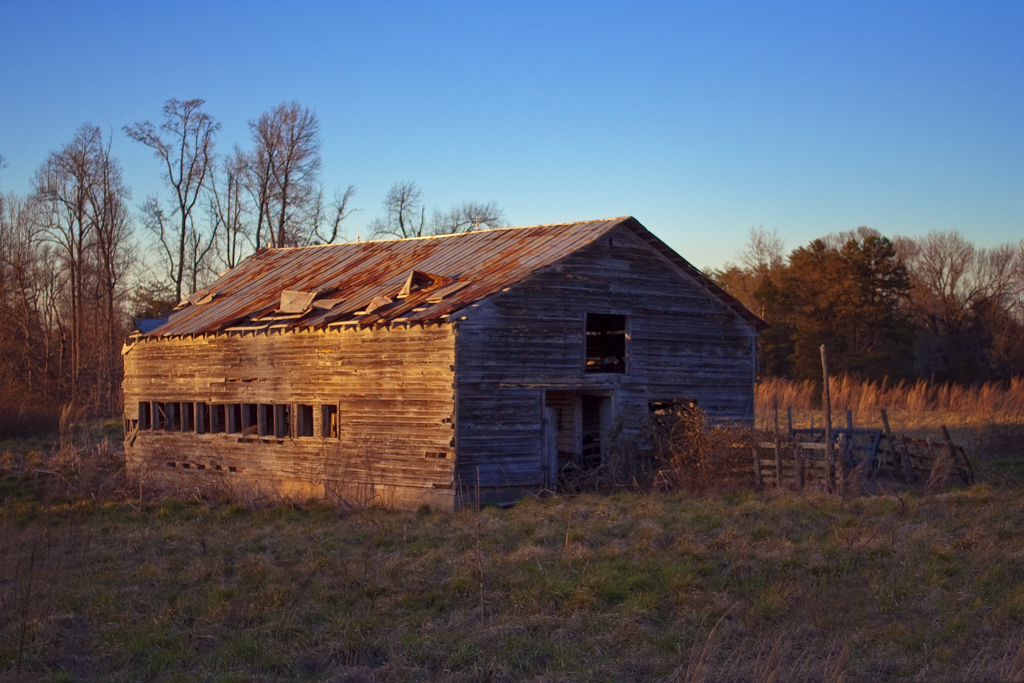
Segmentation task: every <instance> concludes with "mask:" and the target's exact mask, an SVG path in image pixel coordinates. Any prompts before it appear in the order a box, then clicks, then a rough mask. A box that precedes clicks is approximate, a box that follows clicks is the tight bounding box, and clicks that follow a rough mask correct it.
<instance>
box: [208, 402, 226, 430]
mask: <svg viewBox="0 0 1024 683" xmlns="http://www.w3.org/2000/svg"><path fill="white" fill-rule="evenodd" d="M224 408H225V406H224V405H212V406H210V433H211V434H222V433H223V432H224V428H225V426H226V425H227V414H226V411H225V410H224Z"/></svg>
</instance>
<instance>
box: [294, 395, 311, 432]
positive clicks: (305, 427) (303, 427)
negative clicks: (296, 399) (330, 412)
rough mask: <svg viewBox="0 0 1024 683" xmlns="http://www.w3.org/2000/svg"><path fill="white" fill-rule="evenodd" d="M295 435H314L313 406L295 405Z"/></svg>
mask: <svg viewBox="0 0 1024 683" xmlns="http://www.w3.org/2000/svg"><path fill="white" fill-rule="evenodd" d="M295 436H313V406H307V405H302V404H301V403H300V404H299V405H297V406H295Z"/></svg>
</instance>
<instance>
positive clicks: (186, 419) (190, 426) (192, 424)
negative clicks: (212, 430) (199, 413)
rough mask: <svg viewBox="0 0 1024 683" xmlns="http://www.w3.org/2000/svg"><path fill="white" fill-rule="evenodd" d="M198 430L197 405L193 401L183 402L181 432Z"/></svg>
mask: <svg viewBox="0 0 1024 683" xmlns="http://www.w3.org/2000/svg"><path fill="white" fill-rule="evenodd" d="M195 430H196V414H195V404H194V403H192V402H191V401H182V402H181V431H183V432H194V431H195Z"/></svg>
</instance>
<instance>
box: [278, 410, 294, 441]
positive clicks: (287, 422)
mask: <svg viewBox="0 0 1024 683" xmlns="http://www.w3.org/2000/svg"><path fill="white" fill-rule="evenodd" d="M274 436H276V437H277V438H279V439H290V438H291V436H292V407H291V406H290V405H289V404H287V403H278V404H277V405H275V406H274Z"/></svg>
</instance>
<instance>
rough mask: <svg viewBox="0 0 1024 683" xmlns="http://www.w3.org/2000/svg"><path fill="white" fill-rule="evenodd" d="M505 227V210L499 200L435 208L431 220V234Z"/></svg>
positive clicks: (448, 233)
mask: <svg viewBox="0 0 1024 683" xmlns="http://www.w3.org/2000/svg"><path fill="white" fill-rule="evenodd" d="M503 227H505V212H504V210H503V209H502V208H501V207H500V206H498V203H497V202H493V201H492V202H487V203H486V204H481V203H479V202H464V203H463V204H460V205H458V206H453V207H452V208H451V209H449V210H448V211H440V210H438V209H434V215H433V216H432V218H431V220H430V234H431V235H450V234H454V233H457V232H471V231H473V230H479V229H481V228H485V229H486V228H503Z"/></svg>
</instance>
